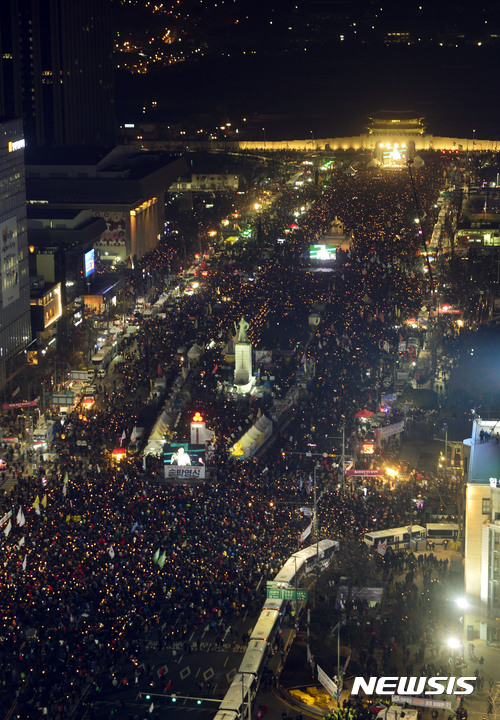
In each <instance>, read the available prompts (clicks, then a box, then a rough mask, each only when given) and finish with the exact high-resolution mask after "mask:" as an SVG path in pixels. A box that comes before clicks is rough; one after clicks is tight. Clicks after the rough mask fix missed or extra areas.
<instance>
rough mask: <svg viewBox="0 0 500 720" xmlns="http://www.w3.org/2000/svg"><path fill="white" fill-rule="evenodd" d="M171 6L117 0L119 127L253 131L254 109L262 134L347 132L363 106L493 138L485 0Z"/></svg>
mask: <svg viewBox="0 0 500 720" xmlns="http://www.w3.org/2000/svg"><path fill="white" fill-rule="evenodd" d="M124 6H126V10H125V9H124ZM165 7H166V6H165ZM176 7H177V11H176V13H175V15H174V14H173V13H172V14H169V12H168V11H166V12H165V13H160V12H156V13H153V12H150V8H151V4H149V3H145V2H139V0H137V1H136V2H134V3H118V2H115V3H114V13H115V19H116V21H115V29H116V30H117V37H116V44H115V66H116V79H117V106H118V118H119V120H120V122H134V121H135V122H138V121H140V120H146V121H149V122H163V123H184V124H186V125H187V126H188V127H189V124H190V123H191V124H192V126H193V127H194V126H196V125H199V124H200V120H203V122H204V123H205V125H207V124H208V123H209V122H211V123H212V125H217V124H220V123H221V122H222V121H224V122H227V121H229V122H232V123H236V122H237V123H240V126H241V118H243V117H247V119H251V118H252V117H255V124H256V126H257V127H259V126H260V125H261V122H260V120H259V118H260V117H262V118H263V120H264V123H265V124H266V133H267V136H268V138H269V139H272V138H278V137H283V138H288V137H298V136H305V135H309V133H310V132H311V131H312V132H313V133H314V134H315V135H317V136H318V137H319V136H320V135H321V136H331V135H344V134H357V133H360V132H363V130H364V126H365V124H366V118H367V116H368V115H370V114H373V113H376V112H378V111H380V110H411V111H413V112H415V113H416V114H418V115H424V116H425V117H426V120H427V124H428V127H429V129H430V131H431V132H434V133H436V134H443V135H446V134H450V135H460V136H465V135H468V136H472V130H473V129H475V130H476V135H477V137H485V138H486V137H496V135H497V134H498V131H497V128H500V103H499V102H498V101H497V100H496V97H495V94H494V92H493V88H494V87H495V86H496V66H497V61H498V56H499V54H500V7H499V6H498V4H496V3H493V2H482V3H480V4H478V5H476V6H475V7H474V13H471V12H470V6H469V5H467V4H466V3H453V4H452V3H450V2H447V1H445V0H444V1H441V2H439V3H434V4H432V5H431V4H429V3H424V2H423V1H422V2H418V1H416V2H412V3H409V4H408V3H405V4H404V6H403V5H402V4H401V3H395V2H393V1H392V0H391V1H390V2H364V1H363V0H358V2H353V3H350V2H344V1H343V0H295V1H293V2H284V3H283V2H279V3H278V2H270V3H267V2H266V3H264V2H260V3H259V2H258V3H246V2H230V3H217V7H215V6H214V4H213V3H212V4H208V3H204V2H183V3H180V4H178V5H176ZM381 8H382V10H381ZM236 16H238V17H236ZM134 17H136V18H137V20H138V22H137V23H135V24H134V23H132V18H134ZM236 20H238V21H237V22H236ZM166 28H167V29H168V31H169V34H168V42H164V41H163V40H162V37H163V36H162V33H163V32H164V31H165V29H166ZM146 38H149V41H148V42H145V39H146ZM124 43H128V46H126V47H125V45H124ZM134 43H135V46H134ZM266 116H273V117H274V118H275V119H274V120H269V121H266ZM200 127H203V124H202V125H200ZM247 127H248V126H247ZM255 132H262V130H261V129H260V127H259V129H258V130H257V129H256V130H255Z"/></svg>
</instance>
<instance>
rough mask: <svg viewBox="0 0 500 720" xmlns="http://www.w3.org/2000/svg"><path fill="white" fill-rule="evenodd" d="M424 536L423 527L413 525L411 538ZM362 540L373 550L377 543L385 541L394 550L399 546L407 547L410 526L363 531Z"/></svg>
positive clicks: (416, 538)
mask: <svg viewBox="0 0 500 720" xmlns="http://www.w3.org/2000/svg"><path fill="white" fill-rule="evenodd" d="M424 537H425V528H424V527H422V526H421V525H413V526H412V528H411V539H412V540H418V539H419V538H424ZM363 540H364V542H365V543H366V544H367V545H368V547H369V548H373V549H374V550H375V549H376V548H377V546H378V544H379V543H386V544H387V545H389V546H390V547H393V548H395V549H396V550H397V549H398V548H400V547H409V545H410V526H409V525H405V526H404V527H397V528H389V529H388V530H374V531H373V532H368V533H365V536H364V537H363Z"/></svg>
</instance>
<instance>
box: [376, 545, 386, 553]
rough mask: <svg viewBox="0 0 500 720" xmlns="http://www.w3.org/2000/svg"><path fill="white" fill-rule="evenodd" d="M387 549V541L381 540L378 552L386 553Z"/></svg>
mask: <svg viewBox="0 0 500 720" xmlns="http://www.w3.org/2000/svg"><path fill="white" fill-rule="evenodd" d="M386 550H387V543H386V542H379V544H378V545H377V552H378V554H379V555H385V551H386Z"/></svg>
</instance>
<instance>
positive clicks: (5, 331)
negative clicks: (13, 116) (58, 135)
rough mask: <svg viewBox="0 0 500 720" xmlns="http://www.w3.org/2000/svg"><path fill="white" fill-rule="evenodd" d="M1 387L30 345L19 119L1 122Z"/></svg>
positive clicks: (24, 201) (26, 245)
mask: <svg viewBox="0 0 500 720" xmlns="http://www.w3.org/2000/svg"><path fill="white" fill-rule="evenodd" d="M0 279H1V288H0V387H3V386H4V384H5V380H6V378H7V377H8V375H9V373H10V366H11V364H12V362H13V360H14V358H15V356H16V355H17V354H18V353H20V352H22V351H23V350H24V349H25V348H26V347H27V346H28V344H29V343H30V342H31V326H30V287H29V270H28V240H27V230H26V191H25V179H24V137H23V132H22V123H21V120H7V121H4V122H0Z"/></svg>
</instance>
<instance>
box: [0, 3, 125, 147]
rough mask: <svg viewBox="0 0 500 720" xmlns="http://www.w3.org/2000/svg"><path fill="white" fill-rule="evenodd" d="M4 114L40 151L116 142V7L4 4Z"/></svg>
mask: <svg viewBox="0 0 500 720" xmlns="http://www.w3.org/2000/svg"><path fill="white" fill-rule="evenodd" d="M0 50H1V53H0V112H4V113H7V114H9V115H12V116H16V117H22V118H23V123H24V131H25V137H26V140H27V142H28V144H29V145H30V147H31V146H32V145H38V146H47V147H53V146H58V147H60V146H86V147H89V146H91V147H98V146H101V147H103V146H110V145H113V144H114V143H115V139H116V126H115V114H114V99H113V64H112V21H111V3H109V2H102V1H101V0H85V2H66V0H6V1H5V2H4V3H1V4H0Z"/></svg>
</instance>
